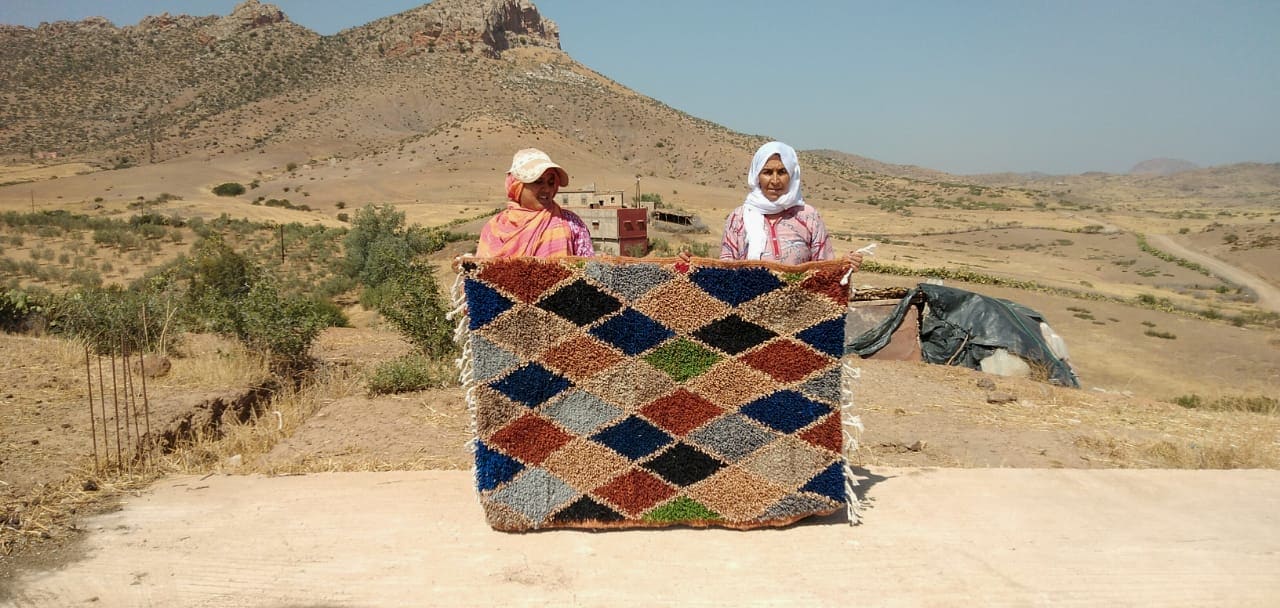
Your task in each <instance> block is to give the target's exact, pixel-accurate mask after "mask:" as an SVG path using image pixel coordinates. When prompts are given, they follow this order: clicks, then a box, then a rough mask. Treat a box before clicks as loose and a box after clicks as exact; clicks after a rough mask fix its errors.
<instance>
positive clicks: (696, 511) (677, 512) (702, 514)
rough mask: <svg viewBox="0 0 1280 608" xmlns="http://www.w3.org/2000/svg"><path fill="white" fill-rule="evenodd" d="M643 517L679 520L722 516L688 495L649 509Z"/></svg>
mask: <svg viewBox="0 0 1280 608" xmlns="http://www.w3.org/2000/svg"><path fill="white" fill-rule="evenodd" d="M644 519H645V521H660V522H681V521H695V520H699V519H722V518H721V517H720V514H719V513H716V512H715V511H712V510H711V509H708V508H706V507H704V506H702V503H699V502H698V501H696V500H694V499H692V498H689V497H688V496H681V497H680V498H677V499H675V500H673V501H671V502H669V503H667V504H665V505H662V506H661V507H658V508H656V509H654V510H652V511H649V513H648V514H646V515H645V516H644Z"/></svg>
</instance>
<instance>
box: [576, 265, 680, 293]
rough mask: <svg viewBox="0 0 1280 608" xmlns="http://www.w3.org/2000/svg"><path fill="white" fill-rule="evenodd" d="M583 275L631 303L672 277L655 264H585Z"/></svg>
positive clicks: (668, 272)
mask: <svg viewBox="0 0 1280 608" xmlns="http://www.w3.org/2000/svg"><path fill="white" fill-rule="evenodd" d="M583 274H584V275H586V276H587V278H589V279H591V280H593V281H595V282H596V283H597V284H598V285H600V286H601V287H604V288H605V289H608V290H609V291H611V292H613V293H615V294H618V295H620V296H622V297H623V298H625V299H626V300H628V301H632V302H634V301H635V300H636V299H638V298H640V297H641V296H643V295H645V294H646V293H648V292H649V290H651V289H653V288H654V287H657V286H659V285H662V284H664V283H667V282H668V281H670V280H671V277H672V274H671V272H670V271H668V270H666V269H665V268H663V267H661V266H659V265H657V264H626V265H623V266H617V265H614V264H605V263H603V262H598V261H592V262H587V267H586V269H585V270H584V271H583Z"/></svg>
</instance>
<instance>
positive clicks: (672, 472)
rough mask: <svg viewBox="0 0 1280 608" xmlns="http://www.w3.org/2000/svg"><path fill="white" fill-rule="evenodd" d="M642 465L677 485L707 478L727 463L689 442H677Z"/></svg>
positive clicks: (686, 484) (684, 484)
mask: <svg viewBox="0 0 1280 608" xmlns="http://www.w3.org/2000/svg"><path fill="white" fill-rule="evenodd" d="M641 466H643V467H644V468H646V469H649V470H650V471H653V472H654V473H657V474H658V475H659V476H660V477H662V478H663V479H665V480H667V481H668V482H670V483H673V484H675V485H677V486H688V485H692V484H695V483H697V482H699V481H702V480H703V479H706V478H707V477H709V476H711V475H712V474H713V473H715V472H716V471H719V470H720V469H722V468H724V466H725V464H724V463H723V462H720V461H719V460H717V459H715V458H714V457H712V456H709V455H707V453H706V452H703V451H702V450H699V449H697V448H695V447H692V446H690V445H689V444H686V443H677V444H676V445H674V446H672V447H671V448H670V449H668V450H666V451H665V452H663V453H661V454H658V455H657V456H655V457H653V458H652V459H651V460H649V461H648V462H646V463H644V464H643V465H641Z"/></svg>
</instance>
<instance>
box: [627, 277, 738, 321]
mask: <svg viewBox="0 0 1280 608" xmlns="http://www.w3.org/2000/svg"><path fill="white" fill-rule="evenodd" d="M634 307H635V309H636V310H638V311H640V312H642V313H644V314H646V315H648V316H649V318H651V319H653V320H655V321H657V322H659V323H662V324H663V325H666V326H667V327H670V328H671V329H674V330H676V331H678V332H682V333H688V332H691V331H693V330H695V329H698V328H699V327H702V326H703V325H705V324H706V323H707V320H708V319H714V318H716V317H719V316H720V315H722V314H724V313H727V312H729V305H727V304H725V303H724V302H721V301H720V300H717V299H715V298H713V297H711V296H709V295H707V292H705V291H703V290H702V289H701V288H699V287H698V286H697V285H694V284H693V283H690V282H689V281H687V280H679V281H676V280H673V281H671V282H669V283H665V284H663V285H659V286H658V287H657V288H655V289H653V290H652V291H650V292H649V293H648V294H647V295H645V297H644V298H641V299H640V300H639V301H637V302H636V303H635V305H634Z"/></svg>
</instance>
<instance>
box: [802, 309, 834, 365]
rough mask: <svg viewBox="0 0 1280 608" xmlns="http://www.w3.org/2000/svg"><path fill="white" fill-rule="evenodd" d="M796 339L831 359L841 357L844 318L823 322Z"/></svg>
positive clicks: (803, 332)
mask: <svg viewBox="0 0 1280 608" xmlns="http://www.w3.org/2000/svg"><path fill="white" fill-rule="evenodd" d="M796 337H797V338H800V339H801V340H803V341H804V343H805V344H808V345H809V346H812V347H814V348H815V349H817V350H819V351H822V352H824V353H827V354H828V355H831V356H832V357H841V356H843V355H844V317H838V318H835V319H831V320H828V321H823V322H821V323H819V324H817V325H814V326H813V327H810V328H808V329H806V330H804V331H802V332H800V333H798V334H796Z"/></svg>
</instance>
